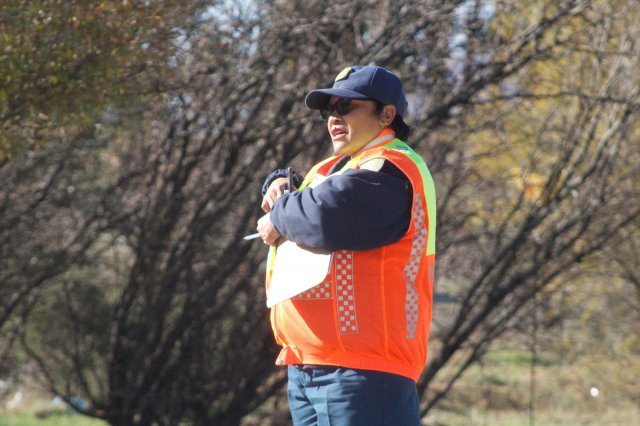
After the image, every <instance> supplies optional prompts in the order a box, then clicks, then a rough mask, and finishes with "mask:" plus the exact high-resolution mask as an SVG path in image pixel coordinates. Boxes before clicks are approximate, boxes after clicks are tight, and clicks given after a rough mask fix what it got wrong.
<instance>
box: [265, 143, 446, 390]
mask: <svg viewBox="0 0 640 426" xmlns="http://www.w3.org/2000/svg"><path fill="white" fill-rule="evenodd" d="M383 134H384V133H383ZM391 139H393V140H391V141H390V142H388V143H385V144H383V145H379V146H374V147H371V148H369V149H365V150H364V151H363V152H362V153H361V154H360V155H358V156H357V157H354V158H353V159H352V160H351V161H350V162H349V164H347V166H345V168H360V166H361V165H362V164H364V163H366V162H367V161H370V160H372V159H384V160H385V161H390V162H391V163H393V164H394V165H395V166H396V167H398V168H399V169H400V170H401V171H402V172H403V173H404V174H405V175H406V176H407V177H408V178H409V181H410V182H411V185H412V187H413V206H412V211H411V223H410V225H409V229H408V231H407V233H406V234H405V235H404V237H403V238H402V239H400V240H399V241H397V242H395V243H393V244H389V245H386V246H383V247H379V248H376V249H373V250H366V251H349V250H340V251H337V252H334V253H333V254H332V256H333V257H332V260H331V265H330V268H329V271H330V272H329V274H328V275H327V276H326V278H325V279H324V280H323V281H322V282H321V283H320V284H318V285H317V286H315V287H313V288H311V289H310V290H308V291H306V292H304V293H302V294H300V295H298V296H295V297H293V298H291V299H289V300H286V301H284V302H281V303H279V304H277V305H275V306H274V307H273V308H272V309H271V325H272V328H273V332H274V335H275V338H276V341H277V342H278V344H280V345H282V347H283V348H282V350H281V352H280V355H279V356H278V359H277V361H276V364H277V365H290V364H317V365H336V366H342V367H349V368H357V369H365V370H376V371H383V372H388V373H393V374H399V375H402V376H406V377H409V378H411V379H413V380H414V381H417V380H418V378H419V376H420V374H421V372H422V370H423V368H424V366H425V364H426V360H427V339H428V335H429V327H430V324H431V309H432V301H433V281H434V267H435V220H436V217H435V190H434V185H433V179H432V178H431V174H430V173H429V170H428V169H427V166H426V165H425V163H424V161H423V160H422V159H421V158H420V156H418V154H416V153H415V152H414V151H413V150H412V149H411V148H410V147H409V146H408V145H406V144H405V143H404V142H402V141H400V140H398V139H394V138H393V137H391ZM339 159H340V157H339V156H337V157H332V158H329V159H328V160H325V161H323V162H321V163H319V164H317V165H316V166H314V167H313V168H312V170H311V171H310V172H309V174H308V176H307V179H306V180H305V183H303V185H301V187H304V186H306V185H308V183H309V182H310V181H311V180H312V179H313V178H314V177H315V175H316V174H319V175H320V176H326V174H327V173H328V172H329V170H330V169H331V167H332V166H333V165H334V164H335V163H336V162H337V161H338V160H339ZM343 170H344V169H343ZM270 270H271V268H268V270H267V288H268V285H269V278H270Z"/></svg>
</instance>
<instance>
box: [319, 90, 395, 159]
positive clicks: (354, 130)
mask: <svg viewBox="0 0 640 426" xmlns="http://www.w3.org/2000/svg"><path fill="white" fill-rule="evenodd" d="M339 100H340V98H338V97H336V96H332V97H331V99H329V104H331V105H334V104H335V103H336V102H338V101H339ZM382 128H383V126H382V125H381V123H380V117H379V116H378V114H377V113H376V103H375V102H374V101H361V100H355V99H354V100H352V101H351V110H350V111H349V112H348V113H346V114H345V115H339V114H338V113H337V112H335V111H334V112H333V114H331V115H330V116H329V118H328V119H327V129H328V130H329V135H331V142H332V143H333V150H334V152H335V153H336V154H344V155H353V154H355V153H357V152H358V151H360V150H361V149H362V147H364V146H365V145H366V144H367V143H369V142H371V140H373V139H374V138H375V137H376V136H377V135H378V133H380V131H381V130H382Z"/></svg>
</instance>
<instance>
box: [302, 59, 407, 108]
mask: <svg viewBox="0 0 640 426" xmlns="http://www.w3.org/2000/svg"><path fill="white" fill-rule="evenodd" d="M331 96H337V97H339V98H344V99H363V100H367V99H369V100H375V101H379V102H382V103H383V104H385V105H387V104H391V105H394V106H395V107H396V113H397V114H398V115H399V116H400V117H404V115H405V114H406V112H407V106H408V103H407V98H406V96H405V94H404V89H403V88H402V82H401V81H400V79H399V78H398V76H397V75H395V74H394V73H392V72H391V71H389V70H387V69H385V68H382V67H376V66H368V65H354V66H352V67H347V68H345V69H343V70H342V71H341V72H340V74H338V76H337V77H336V79H335V81H334V82H333V87H331V88H329V89H316V90H312V91H311V92H309V93H308V94H307V97H306V98H305V100H304V102H305V104H306V105H307V107H309V108H311V109H320V108H322V107H323V106H325V105H327V103H329V99H330V98H331Z"/></svg>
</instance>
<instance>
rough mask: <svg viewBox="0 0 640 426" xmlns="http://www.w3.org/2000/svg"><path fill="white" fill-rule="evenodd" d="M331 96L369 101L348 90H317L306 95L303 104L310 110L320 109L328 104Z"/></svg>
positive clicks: (366, 97) (360, 94) (359, 94)
mask: <svg viewBox="0 0 640 426" xmlns="http://www.w3.org/2000/svg"><path fill="white" fill-rule="evenodd" d="M331 96H336V97H338V98H343V99H369V97H368V96H365V95H363V94H362V93H358V92H355V91H353V90H349V89H317V90H312V91H311V92H309V93H308V94H307V97H306V98H304V103H305V104H306V105H307V107H309V108H311V109H320V108H322V107H323V106H325V105H327V104H328V103H329V99H330V98H331Z"/></svg>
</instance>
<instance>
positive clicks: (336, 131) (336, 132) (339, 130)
mask: <svg viewBox="0 0 640 426" xmlns="http://www.w3.org/2000/svg"><path fill="white" fill-rule="evenodd" d="M346 134H347V130H346V129H345V128H343V127H333V128H332V129H331V136H332V137H334V138H335V137H338V136H343V135H346Z"/></svg>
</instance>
